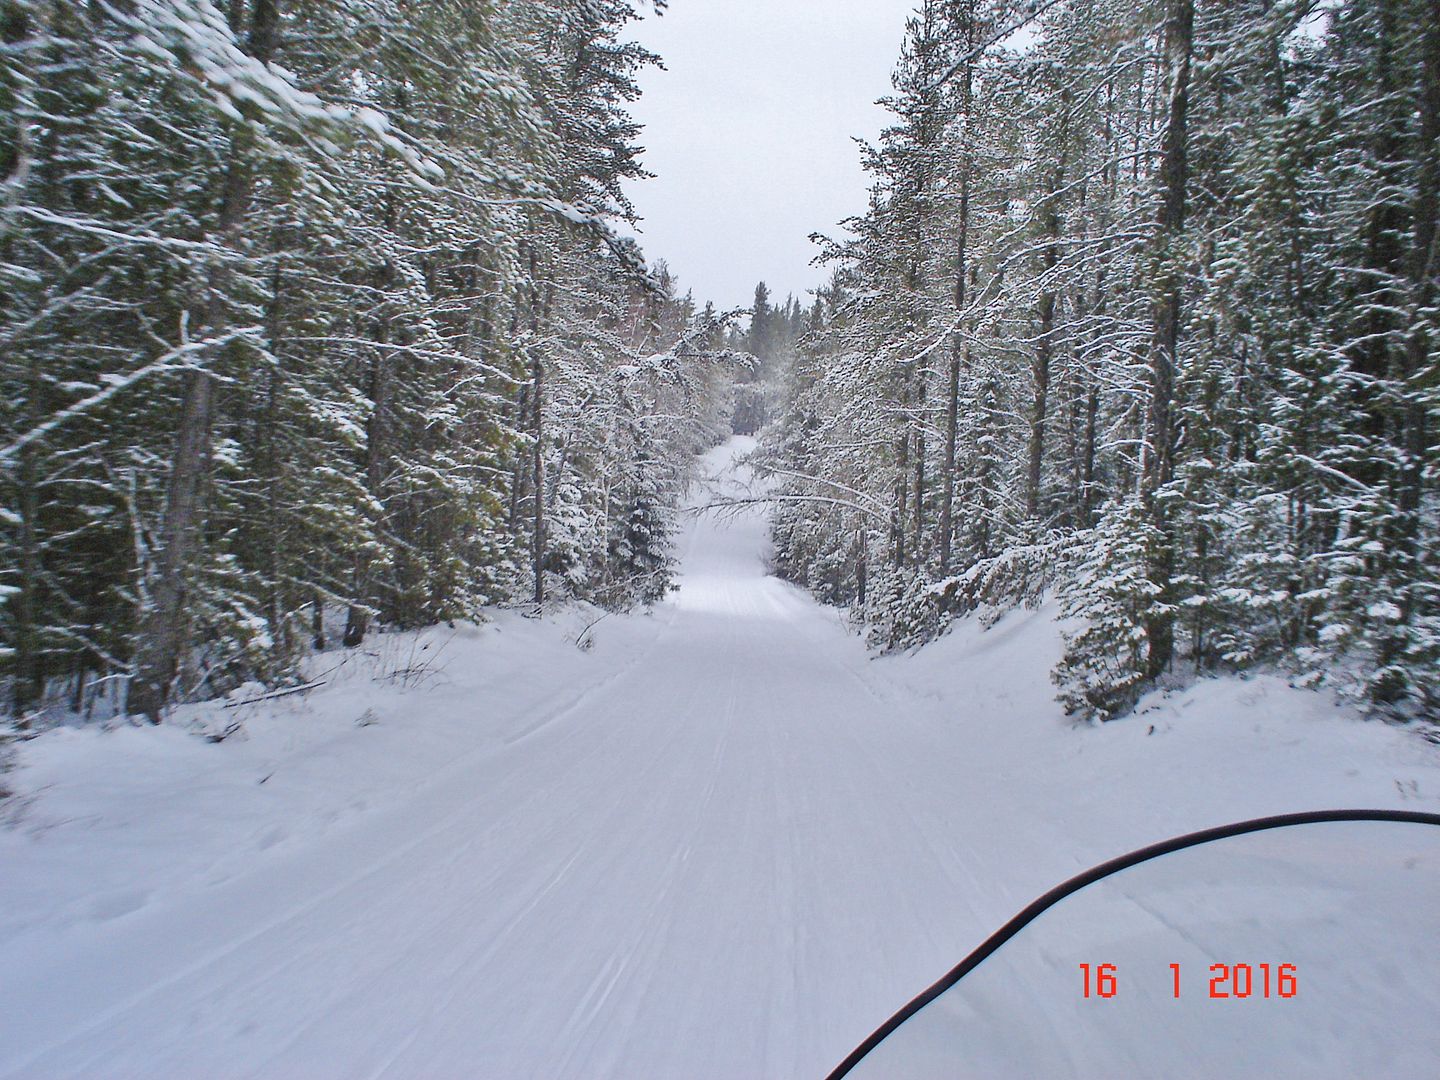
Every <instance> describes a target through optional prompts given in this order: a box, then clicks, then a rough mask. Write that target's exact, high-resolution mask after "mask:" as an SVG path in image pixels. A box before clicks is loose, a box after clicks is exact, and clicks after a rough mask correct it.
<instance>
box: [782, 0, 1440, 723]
mask: <svg viewBox="0 0 1440 1080" xmlns="http://www.w3.org/2000/svg"><path fill="white" fill-rule="evenodd" d="M1031 15H1034V16H1035V17H1034V18H1033V19H1030V18H1029V16H1031ZM1021 26H1023V27H1024V29H1023V32H1021V33H1016V30H1017V27H1021ZM886 104H887V105H888V108H889V109H890V111H891V116H892V119H891V123H890V126H889V127H888V128H887V129H886V131H885V133H884V135H883V136H882V137H881V138H880V140H879V141H878V142H877V143H876V144H875V145H873V146H867V147H865V149H864V153H865V164H866V167H867V169H868V170H869V173H870V175H871V177H872V182H873V186H872V189H871V200H870V206H869V209H868V210H867V212H866V213H864V214H863V215H862V216H860V217H858V218H856V219H855V220H854V221H852V222H850V223H849V225H850V230H851V235H849V236H840V237H838V238H837V239H835V240H826V239H825V238H823V237H820V238H817V239H820V240H821V242H822V243H823V244H824V245H825V249H824V256H823V257H824V258H825V259H826V260H828V262H829V263H830V264H831V266H832V268H833V277H832V279H831V283H830V285H829V286H828V287H827V288H825V289H822V290H821V291H820V292H819V294H818V295H817V297H816V301H815V304H814V306H813V308H812V309H811V310H810V311H808V312H807V315H806V325H805V329H804V334H803V335H802V336H801V337H800V338H799V339H798V342H797V343H796V344H795V345H794V346H793V347H792V348H790V349H789V352H788V353H787V358H788V359H787V362H786V363H785V365H784V374H783V375H779V376H775V377H774V378H773V379H772V384H773V387H774V396H775V398H776V402H777V404H776V405H775V406H774V408H775V409H776V410H777V411H778V412H779V413H780V414H781V415H779V416H778V417H777V418H776V420H775V422H774V425H773V428H772V430H771V431H770V433H769V436H768V438H767V439H766V443H765V447H764V449H763V452H762V455H761V456H762V458H763V462H764V464H765V466H766V468H767V469H768V471H769V473H770V475H771V476H772V478H773V479H774V481H775V482H776V483H777V484H778V488H777V489H776V492H775V494H773V496H772V497H773V498H774V500H775V502H776V510H775V515H776V516H775V535H776V541H777V552H776V559H777V564H778V567H779V569H780V571H781V572H782V573H784V574H785V575H786V576H788V577H789V578H791V579H792V580H794V581H797V582H800V583H803V584H805V585H807V586H808V587H809V588H811V589H812V590H813V591H815V593H816V594H817V595H818V596H820V597H821V598H823V599H826V600H829V601H831V602H834V603H838V604H844V605H850V606H851V607H852V609H853V610H854V611H856V612H857V613H858V614H859V615H860V617H861V618H862V619H863V621H864V622H865V623H866V624H867V625H868V626H869V628H870V633H871V637H872V641H873V642H874V643H875V644H876V645H877V646H879V647H881V648H888V649H903V648H907V647H910V646H913V645H916V644H919V643H922V642H925V641H928V640H930V639H932V638H934V637H935V636H936V635H937V634H939V633H941V632H943V631H944V629H945V628H946V627H947V626H948V625H949V624H950V623H951V621H952V620H954V619H956V618H958V617H961V616H965V615H970V614H972V613H977V614H978V616H979V617H980V618H982V619H993V618H995V617H996V616H997V615H998V614H1000V613H1003V612H1004V611H1005V610H1006V609H1008V608H1012V607H1015V606H1018V605H1023V604H1033V603H1035V602H1037V601H1038V600H1039V599H1040V598H1041V597H1042V596H1045V595H1054V596H1058V598H1059V604H1060V611H1061V613H1062V614H1063V615H1064V616H1067V617H1069V619H1071V620H1072V621H1071V622H1070V623H1068V625H1069V626H1070V627H1071V628H1072V629H1071V630H1070V632H1069V633H1068V634H1067V647H1066V651H1065V655H1064V658H1063V660H1062V661H1061V662H1060V664H1059V666H1058V667H1057V668H1056V669H1055V671H1054V681H1055V682H1056V684H1057V689H1058V692H1059V695H1060V700H1061V701H1062V702H1063V703H1064V705H1065V706H1066V708H1067V711H1069V712H1071V713H1073V714H1076V715H1079V716H1088V717H1092V718H1106V717H1110V716H1115V715H1119V714H1122V713H1124V712H1126V711H1127V710H1128V709H1130V708H1131V707H1132V706H1133V705H1134V703H1135V702H1136V700H1137V698H1138V697H1139V696H1140V694H1141V693H1143V692H1144V691H1146V690H1148V689H1150V688H1153V687H1156V686H1163V685H1166V684H1167V683H1170V682H1175V681H1183V680H1185V679H1188V678H1193V677H1194V676H1195V675H1196V674H1203V673H1209V672H1224V671H1230V672H1235V671H1244V670H1248V669H1256V668H1260V667H1265V668H1268V669H1272V670H1281V671H1284V672H1287V673H1289V674H1290V676H1291V677H1292V679H1293V680H1294V681H1295V682H1297V683H1298V684H1301V685H1318V684H1321V683H1324V684H1326V685H1328V686H1330V687H1333V688H1335V689H1337V690H1340V691H1341V692H1342V693H1344V694H1345V695H1348V696H1350V697H1352V698H1353V699H1354V700H1356V701H1358V702H1360V703H1362V704H1363V705H1364V707H1365V708H1367V709H1368V710H1370V711H1372V712H1374V713H1376V714H1379V715H1385V716H1391V717H1415V716H1429V717H1434V716H1435V715H1436V714H1437V709H1440V563H1437V545H1436V540H1437V529H1440V501H1437V495H1440V492H1437V480H1440V472H1437V467H1436V466H1437V459H1436V453H1435V449H1436V429H1437V425H1436V419H1437V417H1436V409H1437V404H1440V397H1437V392H1440V378H1437V376H1440V368H1437V360H1440V354H1437V343H1440V337H1437V332H1436V331H1437V318H1440V311H1437V290H1436V284H1437V278H1440V257H1437V241H1436V221H1437V214H1440V191H1437V183H1440V12H1437V9H1436V8H1435V6H1434V4H1433V3H1426V2H1423V0H1337V2H1333V3H1332V2H1325V3H1319V2H1313V0H1239V2H1230V0H1226V2H1209V0H1145V2H1141V3H1138V4H1137V3H1132V2H1125V3H1116V2H1114V0H1086V2H1083V3H1081V2H1076V3H1044V4H1041V5H1039V6H1038V7H1037V6H1035V5H1028V6H1027V5H1019V6H1017V5H1014V4H1009V3H999V4H993V3H989V2H986V0H926V2H925V3H923V4H920V5H918V8H917V11H916V13H915V15H914V16H913V18H912V19H911V20H910V22H909V25H908V30H907V34H906V39H905V44H904V48H903V52H902V54H901V56H900V59H899V62H898V66H897V68H896V73H895V77H894V93H893V95H892V96H891V97H890V98H889V99H888V101H887V103H886Z"/></svg>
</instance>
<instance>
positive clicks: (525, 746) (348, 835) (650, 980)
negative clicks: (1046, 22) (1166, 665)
mask: <svg viewBox="0 0 1440 1080" xmlns="http://www.w3.org/2000/svg"><path fill="white" fill-rule="evenodd" d="M747 446H748V443H747V441H746V440H740V439H737V440H735V441H733V442H732V443H730V444H728V445H727V446H726V447H722V448H720V449H719V450H717V451H715V452H714V453H713V454H712V455H710V456H709V457H708V458H707V462H706V463H707V466H708V467H709V468H710V469H711V470H712V472H714V473H717V474H722V473H723V474H724V475H722V477H721V480H720V481H719V482H720V483H721V484H725V483H729V482H731V481H730V479H729V475H728V472H727V470H728V467H729V462H730V461H731V460H732V458H733V457H734V455H735V454H736V453H737V452H741V451H743V450H744V449H746V448H747ZM765 546H766V530H765V524H764V520H763V516H762V515H760V514H759V513H751V514H745V515H740V516H738V517H732V518H729V519H725V520H717V519H715V518H714V517H708V516H707V517H701V518H698V519H697V520H695V521H694V522H693V524H692V525H691V527H690V528H689V530H688V531H687V533H686V535H685V537H684V539H683V542H682V554H683V558H684V577H683V588H682V589H681V591H680V592H678V593H677V594H675V596H674V597H673V599H671V600H670V601H668V602H666V603H665V604H663V605H661V606H660V607H659V608H658V609H657V611H656V612H655V614H654V615H653V616H651V617H632V618H619V617H612V618H609V619H605V620H603V621H601V622H600V623H599V624H598V625H596V626H594V627H593V628H592V629H591V630H590V631H589V637H590V638H593V645H592V646H591V647H589V648H584V649H582V648H580V647H577V644H576V642H577V640H584V639H585V635H584V633H583V632H584V628H585V626H586V624H587V623H588V622H589V621H590V618H592V617H593V616H585V615H584V614H583V613H582V612H578V611H577V612H572V613H570V614H568V615H566V616H563V617H559V618H555V619H550V620H544V621H530V620H526V619H523V618H520V617H519V616H516V615H502V616H499V617H497V620H496V621H495V622H494V623H492V624H490V625H488V626H486V627H483V628H462V629H460V630H458V631H451V630H436V631H432V632H429V633H427V634H424V635H418V636H416V635H409V636H398V635H397V636H392V637H382V638H380V639H378V641H379V643H380V644H379V645H378V646H377V647H376V648H375V649H374V650H372V654H371V655H362V656H352V657H350V658H348V659H347V660H346V661H345V662H344V663H343V664H342V657H341V656H339V655H338V654H337V655H335V656H333V657H330V658H328V659H329V660H330V664H331V665H340V666H338V667H337V668H336V669H335V670H332V671H329V672H328V673H327V674H326V684H325V685H324V686H322V687H320V688H319V689H317V690H315V691H314V692H313V693H311V694H309V695H308V696H305V697H296V698H290V699H283V700H280V701H274V702H267V703H263V704H260V705H243V706H241V707H238V708H230V709H226V708H223V707H222V706H221V704H220V703H215V704H213V705H208V706H197V707H193V708H191V709H187V710H184V711H183V712H182V715H181V717H180V718H179V719H180V722H179V723H176V724H174V725H171V726H169V727H165V728H160V729H148V728H146V729H140V728H124V729H120V730H115V731H111V732H98V731H95V730H59V731H55V732H51V733H49V734H46V735H44V736H42V737H40V738H38V739H35V740H32V741H31V742H29V743H26V744H25V745H24V747H23V748H22V752H21V761H20V768H18V769H17V770H16V771H15V772H14V773H13V774H11V775H10V776H8V777H6V778H5V779H6V783H7V785H8V786H9V787H10V788H12V789H14V790H15V791H16V792H17V796H16V797H15V798H12V799H11V800H9V801H8V802H6V803H0V814H4V815H6V816H7V817H8V818H9V819H10V820H11V822H12V824H11V825H10V827H9V828H5V829H3V830H0V1077H43V1078H46V1080H58V1078H62V1077H106V1078H119V1077H146V1078H155V1077H181V1076H185V1077H202V1076H203V1077H280V1078H301V1077H304V1078H312V1077H323V1078H328V1077H336V1078H340V1077H344V1078H363V1077H370V1078H379V1077H390V1078H401V1077H426V1078H444V1077H457V1078H458V1077H480V1076H485V1077H527V1076H534V1077H687V1078H698V1077H800V1076H819V1075H823V1074H824V1073H825V1072H826V1071H828V1070H829V1069H830V1068H831V1067H832V1066H833V1065H834V1064H835V1063H837V1062H838V1061H839V1060H840V1059H841V1058H843V1057H844V1056H845V1055H846V1054H847V1053H848V1052H849V1051H850V1050H851V1049H852V1048H853V1047H854V1046H855V1045H856V1044H857V1043H858V1042H860V1040H861V1039H862V1038H864V1037H865V1036H866V1035H867V1034H868V1033H869V1032H870V1031H871V1030H872V1029H873V1028H874V1027H875V1026H876V1025H877V1024H878V1023H879V1022H880V1021H881V1020H883V1019H884V1018H885V1017H886V1016H888V1015H889V1014H890V1013H891V1012H893V1011H894V1010H895V1009H896V1008H897V1007H898V1006H899V1005H901V1004H903V1003H904V1002H905V1001H906V1000H907V999H909V998H910V997H911V996H913V995H914V994H915V993H917V992H918V991H919V990H920V989H922V988H923V987H924V986H926V985H927V984H928V983H930V982H931V981H933V980H934V979H935V978H936V977H937V976H938V975H940V974H941V973H943V972H944V971H945V970H946V969H948V968H949V967H950V966H951V965H952V964H953V963H954V962H956V961H957V960H958V959H959V958H960V957H961V956H963V955H964V954H965V953H967V952H968V951H969V950H970V949H971V948H972V947H973V946H974V945H976V944H977V943H978V942H979V941H980V940H981V939H982V938H983V937H984V936H986V935H987V934H988V933H989V932H990V931H991V930H993V929H994V928H995V927H996V926H997V925H999V924H1000V923H1001V922H1003V921H1004V920H1005V919H1007V918H1008V917H1009V916H1010V915H1012V914H1014V912H1015V911H1016V910H1018V909H1019V908H1020V907H1021V906H1023V905H1024V904H1025V903H1027V902H1028V901H1029V900H1031V899H1033V898H1034V897H1035V896H1036V895H1037V894H1039V893H1040V892H1043V891H1044V890H1045V889H1046V888H1048V887H1050V886H1051V885H1053V884H1055V883H1057V882H1058V881H1059V880H1061V879H1063V878H1065V877H1068V876H1070V875H1071V874H1074V873H1075V872H1077V871H1078V870H1080V869H1082V868H1084V867H1085V866H1088V865H1090V864H1093V863H1095V862H1098V861H1100V860H1102V859H1104V858H1107V857H1109V856H1112V855H1116V854H1119V853H1121V852H1123V851H1126V850H1128V849H1131V848H1134V847H1138V846H1140V845H1142V844H1145V843H1147V842H1150V841H1154V840H1159V839H1162V838H1164V837H1167V836H1169V835H1172V834H1175V833H1179V832H1184V831H1188V830H1192V829H1196V828H1200V827H1203V826H1208V825H1214V824H1219V823H1223V822H1226V821H1231V820H1238V819H1240V818H1245V817H1253V816H1257V815H1261V814H1267V813H1278V812H1283V811H1289V810H1302V809H1315V808H1323V807H1336V806H1374V807H1401V808H1409V809H1426V810H1432V811H1434V810H1437V809H1440V758H1437V753H1436V750H1435V748H1434V747H1432V746H1430V745H1429V744H1427V743H1425V742H1424V741H1423V740H1421V739H1418V738H1416V737H1415V736H1414V735H1413V734H1407V733H1406V732H1403V731H1400V730H1397V729H1394V728H1390V727H1386V726H1383V725H1379V724H1364V723H1359V722H1357V721H1356V720H1355V719H1354V718H1353V717H1352V716H1350V715H1348V714H1346V713H1345V712H1343V711H1342V710H1339V709H1337V708H1336V707H1334V706H1333V705H1331V704H1329V703H1328V702H1327V701H1326V699H1325V698H1323V697H1322V696H1320V695H1317V694H1312V693H1308V692H1303V691H1295V690H1291V689H1289V688H1288V687H1286V686H1285V684H1284V683H1283V681H1281V680H1279V679H1275V678H1254V679H1250V680H1246V681H1237V680H1215V681H1207V682H1202V683H1201V684H1199V685H1198V686H1196V687H1195V688H1193V689H1191V690H1188V691H1185V692H1183V693H1177V694H1174V695H1171V696H1169V697H1166V698H1153V699H1151V700H1150V701H1148V702H1146V703H1145V704H1144V705H1142V708H1141V710H1140V713H1139V714H1138V715H1137V716H1135V717H1134V718H1131V719H1128V720H1125V721H1123V722H1118V723H1114V724H1109V725H1105V726H1103V727H1100V728H1089V727H1085V728H1076V727H1074V726H1073V725H1071V724H1070V723H1069V722H1068V721H1066V720H1065V719H1064V718H1063V717H1062V716H1061V714H1060V711H1059V708H1058V706H1056V705H1055V704H1054V702H1053V700H1052V688H1051V686H1050V683H1049V679H1048V672H1049V669H1050V667H1051V666H1052V665H1053V663H1054V661H1055V659H1056V657H1057V655H1058V650H1059V637H1058V630H1057V628H1056V626H1055V622H1054V618H1053V612H1051V611H1048V610H1042V611H1040V612H1038V613H1017V614H1012V615H1010V616H1008V617H1007V618H1006V619H1004V620H1003V621H1002V622H1001V623H1000V624H999V625H998V626H997V627H995V628H994V629H992V630H990V631H988V632H982V631H980V630H979V629H978V628H976V627H961V628H960V629H959V630H957V632H955V633H953V634H952V635H950V636H949V637H947V638H945V639H943V640H942V641H940V642H938V643H936V644H935V645H932V646H930V647H929V648H927V649H924V650H922V651H921V652H920V653H918V654H917V655H914V656H910V657H890V658H882V659H872V658H871V657H869V656H867V654H866V652H865V650H864V648H863V646H862V644H861V642H860V640H859V639H858V638H857V637H855V636H854V635H852V634H849V633H847V632H846V630H845V628H844V627H843V625H842V624H841V622H840V619H839V616H838V615H837V614H836V613H835V612H832V611H827V610H824V609H822V608H820V607H818V606H817V605H816V604H815V603H813V602H812V601H811V600H810V599H809V598H807V597H806V596H805V595H804V594H803V593H801V592H800V591H798V590H796V589H794V588H792V587H790V586H788V585H785V584H784V583H782V582H779V581H777V580H775V579H774V578H772V577H768V576H767V575H766V572H765V566H764V551H765ZM323 659H326V658H322V661H323ZM326 666H327V665H326V664H325V663H324V662H322V663H320V664H319V665H317V671H321V670H323V669H325V668H326ZM417 668H418V669H423V670H419V671H418V672H416V671H415V670H414V669H417ZM407 671H411V672H412V674H411V675H409V676H406V675H405V674H403V673H404V672H407ZM407 684H408V685H407ZM234 720H241V721H243V724H244V727H243V730H242V731H241V732H239V733H237V734H236V735H234V736H232V737H231V738H229V739H227V740H226V741H224V742H223V743H219V744H213V743H210V742H207V741H205V740H203V739H201V738H197V737H196V736H195V735H194V734H193V733H190V732H188V731H187V725H191V724H200V725H203V726H205V727H206V728H207V729H209V730H221V729H223V728H224V727H225V726H226V725H227V724H228V723H230V722H233V721H234Z"/></svg>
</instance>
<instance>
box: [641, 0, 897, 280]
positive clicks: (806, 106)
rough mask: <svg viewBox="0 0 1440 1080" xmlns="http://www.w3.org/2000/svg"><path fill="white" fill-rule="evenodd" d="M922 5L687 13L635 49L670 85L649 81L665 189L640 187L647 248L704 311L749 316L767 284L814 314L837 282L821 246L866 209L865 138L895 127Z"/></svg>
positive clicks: (649, 75)
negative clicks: (890, 108)
mask: <svg viewBox="0 0 1440 1080" xmlns="http://www.w3.org/2000/svg"><path fill="white" fill-rule="evenodd" d="M913 7H914V0H672V4H671V7H670V9H669V10H668V11H667V12H666V14H665V15H664V17H663V18H658V19H657V18H655V17H654V16H653V15H651V16H650V17H649V18H647V19H646V20H645V21H644V22H642V23H639V24H637V25H636V26H635V28H634V32H635V37H636V38H637V39H638V40H640V41H641V42H643V43H644V44H645V45H646V46H647V47H649V48H650V49H652V50H653V51H655V52H657V53H659V54H660V55H661V56H662V57H663V58H664V61H665V66H666V68H667V69H668V70H666V71H658V70H654V69H651V70H650V71H647V72H646V73H645V74H644V76H643V79H642V86H643V87H644V90H645V95H644V97H643V98H642V99H641V100H640V101H638V102H637V103H636V104H635V105H634V107H633V109H632V113H633V115H634V116H635V118H636V119H637V120H639V121H640V122H641V123H643V124H644V125H645V133H644V135H643V136H642V137H641V140H640V142H641V144H642V145H643V146H645V147H646V153H645V157H644V161H645V165H646V168H648V169H649V171H650V172H652V173H656V174H657V176H656V179H654V180H647V181H644V182H643V183H640V184H635V185H632V186H631V189H630V194H631V198H632V199H633V200H634V202H635V205H636V208H637V209H638V210H639V212H640V215H641V217H643V218H644V219H645V220H644V221H643V222H642V224H641V230H642V231H641V235H640V242H641V244H642V246H643V247H644V249H645V254H646V255H647V256H648V257H649V258H650V259H651V260H652V261H653V260H655V259H657V258H663V259H666V260H667V261H668V262H669V263H670V266H671V269H672V271H673V272H674V273H675V274H676V275H677V276H678V277H679V279H680V289H681V291H682V292H683V291H684V290H686V289H693V290H694V292H695V298H696V300H697V301H698V302H700V303H704V302H705V301H706V300H714V301H715V303H716V304H717V305H718V306H719V307H721V308H727V307H747V306H749V304H750V300H751V297H752V294H753V293H754V289H755V283H756V282H757V281H759V280H761V279H762V278H763V279H764V280H765V282H766V283H767V284H768V285H769V286H770V291H771V293H772V295H774V296H776V297H777V299H783V298H784V296H785V294H786V293H790V292H793V293H795V294H796V295H797V296H800V297H801V298H802V299H803V298H804V296H805V291H806V290H807V289H812V288H814V287H815V286H817V285H819V284H821V283H822V282H823V281H824V280H825V278H826V277H827V276H828V274H829V271H828V270H827V269H826V268H823V267H814V266H811V265H810V260H811V259H812V258H813V257H814V256H815V254H816V251H815V248H814V246H813V245H812V244H811V243H810V240H809V235H810V233H812V232H823V233H827V234H829V235H835V234H836V233H838V232H839V231H840V230H839V228H838V227H837V223H838V222H839V221H840V220H841V219H843V218H846V217H850V216H851V215H854V214H858V213H860V212H862V211H863V210H864V209H865V205H866V193H867V181H866V178H865V174H864V172H863V171H862V170H861V168H860V156H859V151H858V148H857V147H856V146H855V144H854V143H853V142H852V141H851V137H852V136H860V137H862V138H865V139H869V140H873V139H874V138H875V137H876V136H877V135H878V134H879V132H880V129H881V127H882V126H884V124H885V122H886V119H885V118H886V115H887V114H886V113H885V111H884V110H882V109H880V108H878V107H876V106H875V105H874V104H873V103H874V101H875V99H876V98H879V97H881V96H882V95H884V94H888V93H889V92H890V72H891V69H892V68H893V67H894V65H895V61H896V59H897V58H898V57H899V55H900V43H901V40H902V39H903V37H904V34H905V18H906V16H907V15H908V14H909V13H910V12H911V10H912V9H913Z"/></svg>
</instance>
